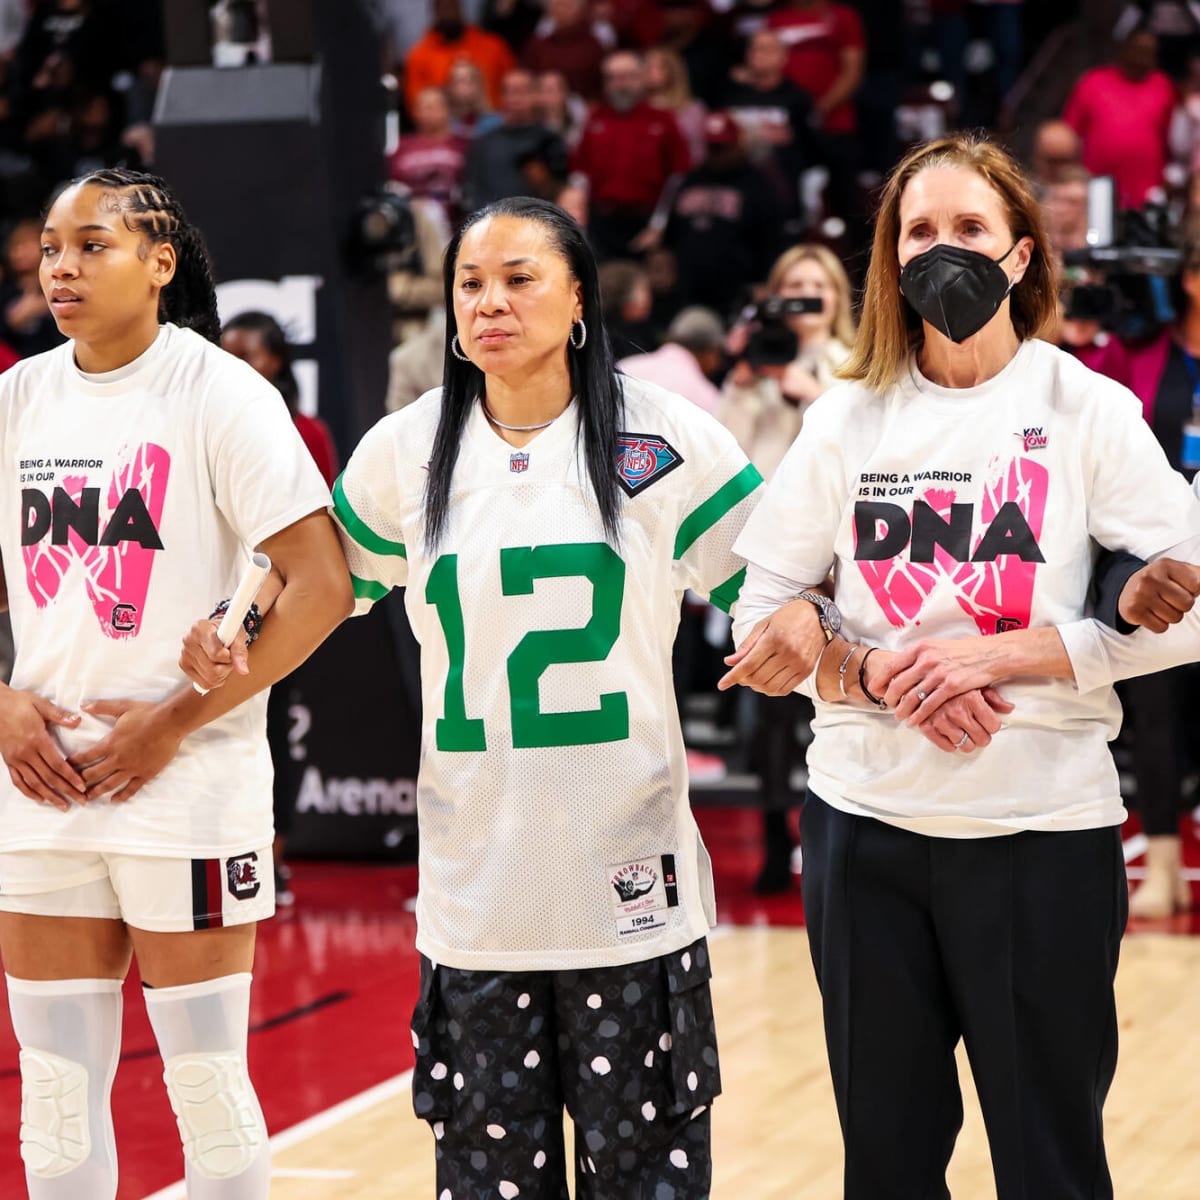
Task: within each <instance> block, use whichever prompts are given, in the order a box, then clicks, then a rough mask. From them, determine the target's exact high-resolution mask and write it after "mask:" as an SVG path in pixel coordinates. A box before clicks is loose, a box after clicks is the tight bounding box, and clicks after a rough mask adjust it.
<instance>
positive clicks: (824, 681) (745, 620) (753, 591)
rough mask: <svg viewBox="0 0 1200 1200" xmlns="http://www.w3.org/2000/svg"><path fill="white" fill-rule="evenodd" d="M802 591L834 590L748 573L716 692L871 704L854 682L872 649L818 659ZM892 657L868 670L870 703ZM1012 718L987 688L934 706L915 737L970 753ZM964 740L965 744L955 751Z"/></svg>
mask: <svg viewBox="0 0 1200 1200" xmlns="http://www.w3.org/2000/svg"><path fill="white" fill-rule="evenodd" d="M802 591H817V592H820V593H822V594H823V595H827V596H831V595H832V592H833V585H832V583H831V582H830V581H829V580H828V579H827V580H825V581H824V582H823V583H820V584H816V585H813V586H812V587H811V588H804V587H801V586H799V585H798V584H797V583H796V582H795V581H794V580H791V579H788V578H787V577H786V576H783V575H778V574H776V573H774V572H771V571H767V570H766V569H764V568H762V567H758V566H755V565H754V564H750V565H749V566H748V568H747V576H746V583H745V584H744V585H743V588H742V593H741V597H740V598H739V600H738V605H737V609H736V610H735V618H734V623H733V636H734V641H735V642H736V643H737V646H738V648H737V650H735V652H734V653H733V654H731V655H729V657H727V658H726V659H725V662H726V664H727V665H729V666H730V667H731V670H729V671H728V672H727V673H726V674H725V675H724V676H723V677H722V679H721V680H720V682H719V683H718V685H717V686H718V687H719V688H721V689H722V690H724V689H727V688H730V687H733V686H734V685H735V684H742V685H744V686H746V687H749V688H751V689H752V690H754V691H756V692H761V693H762V694H763V695H766V696H785V695H787V694H788V693H789V692H793V691H797V690H799V691H801V692H803V693H804V694H806V695H808V696H810V697H812V698H813V699H822V700H826V701H828V702H830V703H836V702H838V701H840V700H860V701H862V702H864V703H870V702H869V701H868V700H867V698H866V696H865V695H864V694H863V692H862V690H861V688H860V686H859V681H858V667H859V666H860V665H862V661H863V660H862V657H861V655H862V654H865V653H866V651H867V650H868V649H870V647H867V646H859V645H857V644H856V643H853V642H850V641H847V640H845V639H844V638H841V637H837V638H834V640H833V642H832V643H830V644H829V645H828V651H829V652H828V653H823V652H824V651H826V648H827V647H826V641H825V634H824V632H823V631H822V629H821V625H820V622H819V621H818V619H817V611H816V606H815V605H813V604H812V603H810V602H809V601H807V600H795V599H793V597H795V596H796V595H797V593H799V592H802ZM761 614H765V615H761ZM756 617H757V618H758V619H757V620H756V619H755V618H756ZM751 623H753V626H752V627H751ZM890 657H892V652H891V651H886V650H882V649H876V652H875V654H873V655H872V656H871V658H870V660H869V661H868V663H867V667H866V673H867V675H868V676H869V678H868V683H867V686H868V687H869V688H870V689H871V692H872V694H873V695H882V684H880V683H879V675H878V672H879V671H880V669H881V668H882V667H883V666H884V664H885V663H886V662H887V661H888V659H889V658H890ZM843 662H845V663H846V665H847V669H846V671H845V672H844V673H843V674H841V675H840V676H839V672H838V667H839V666H840V665H841V664H842V663H843ZM818 668H819V672H820V674H819V677H817V673H818ZM843 684H845V685H846V689H847V690H846V694H845V696H843V695H842V690H841V689H842V685H843ZM877 688H878V689H879V690H878V691H877V690H876V689H877ZM1012 711H1013V706H1012V705H1011V704H1009V703H1008V702H1007V701H1006V700H1005V699H1004V698H1003V697H1002V696H1001V695H1000V694H999V693H998V692H996V691H995V690H994V689H993V688H984V689H972V690H969V691H967V692H966V693H963V694H958V695H955V696H953V697H950V698H949V699H948V701H947V702H946V703H945V704H943V705H940V706H938V708H937V710H936V711H934V712H931V713H930V714H929V716H928V717H927V718H926V719H925V720H924V721H922V723H921V726H920V732H921V733H922V734H923V735H924V736H925V737H926V738H928V739H929V741H931V742H933V744H934V745H935V746H937V747H938V749H940V750H944V751H946V752H947V753H951V752H954V751H958V750H965V751H966V752H967V753H970V752H971V751H973V750H978V749H982V748H983V747H984V746H987V745H988V744H989V743H990V742H991V739H992V735H993V734H995V733H997V732H998V731H999V730H1000V729H1001V728H1002V725H1003V722H1002V721H1001V719H1000V718H1001V717H1002V716H1006V715H1007V714H1008V713H1010V712H1012ZM964 733H966V734H968V737H969V741H968V744H967V745H965V746H960V745H959V742H960V741H961V738H962V735H963V734H964Z"/></svg>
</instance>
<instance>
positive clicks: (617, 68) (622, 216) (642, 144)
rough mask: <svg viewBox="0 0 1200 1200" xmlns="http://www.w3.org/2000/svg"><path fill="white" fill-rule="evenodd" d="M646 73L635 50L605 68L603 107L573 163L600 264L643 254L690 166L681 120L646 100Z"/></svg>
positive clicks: (596, 112)
mask: <svg viewBox="0 0 1200 1200" xmlns="http://www.w3.org/2000/svg"><path fill="white" fill-rule="evenodd" d="M645 94H646V75H645V66H644V64H643V62H642V58H641V56H640V55H638V54H635V53H633V52H631V51H628V50H620V51H617V52H616V53H615V54H610V55H609V56H608V58H607V59H605V61H604V97H605V98H604V102H603V103H602V104H598V105H597V106H596V107H595V108H594V109H593V110H592V113H591V115H590V116H589V118H588V122H587V124H586V125H585V126H584V130H583V137H582V138H581V139H580V142H579V145H578V147H577V148H576V150H575V153H574V155H573V156H572V160H571V169H572V172H573V182H578V183H579V185H580V186H585V187H586V188H587V190H588V233H589V235H590V238H591V242H592V245H593V246H594V247H595V250H596V254H597V256H598V257H599V258H601V259H604V258H613V257H620V256H621V255H625V254H628V253H629V251H630V250H631V249H632V250H635V251H637V250H641V249H643V248H644V247H645V246H646V245H649V244H651V243H653V242H654V241H655V240H657V235H658V234H659V233H661V230H662V229H663V228H664V227H665V225H666V220H667V213H668V211H669V209H670V201H671V199H672V197H673V196H674V192H675V189H676V187H677V186H678V183H679V179H680V178H681V177H682V175H683V174H684V172H685V171H687V169H688V167H689V166H690V165H691V159H690V155H689V154H688V148H687V143H686V142H685V141H684V138H683V134H682V133H680V131H679V125H678V123H677V122H676V120H675V118H674V117H673V116H672V115H671V114H670V113H667V112H662V111H661V110H659V109H656V108H652V107H651V106H650V105H649V104H647V103H646V100H645Z"/></svg>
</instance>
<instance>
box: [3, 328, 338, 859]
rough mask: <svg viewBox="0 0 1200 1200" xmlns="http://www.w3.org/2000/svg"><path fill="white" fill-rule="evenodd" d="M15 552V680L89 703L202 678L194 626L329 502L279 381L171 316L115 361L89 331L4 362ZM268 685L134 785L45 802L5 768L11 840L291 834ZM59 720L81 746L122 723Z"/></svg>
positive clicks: (8, 522) (150, 842)
mask: <svg viewBox="0 0 1200 1200" xmlns="http://www.w3.org/2000/svg"><path fill="white" fill-rule="evenodd" d="M0 413H2V415H3V419H2V421H0V462H3V464H4V470H5V471H6V472H7V477H8V479H9V486H8V487H7V488H5V489H4V490H3V491H2V492H0V551H2V552H3V556H4V569H5V576H6V579H7V583H8V597H9V608H10V611H11V613H12V622H13V635H14V639H15V641H16V663H15V666H14V668H13V679H12V686H13V687H14V688H21V689H27V690H29V691H32V692H36V693H38V694H39V695H42V696H45V697H47V698H48V699H50V700H52V701H54V703H56V704H59V705H61V706H62V707H63V708H66V709H69V710H70V711H72V712H80V711H81V710H80V707H79V706H80V703H81V702H82V701H84V700H109V699H132V700H159V699H162V698H163V697H165V696H167V695H169V694H170V693H172V692H173V691H175V690H176V689H177V688H179V687H181V686H183V685H184V684H185V683H186V680H185V678H184V676H183V674H182V672H181V671H180V670H179V666H178V661H179V648H180V642H181V640H182V638H183V635H184V633H186V631H187V629H188V627H189V626H190V625H191V623H192V622H193V621H194V620H195V619H196V618H197V617H202V616H206V615H207V614H208V612H210V611H211V610H212V608H213V606H214V605H215V604H216V602H217V601H218V600H221V599H223V598H227V597H229V596H230V595H232V593H233V588H234V586H235V584H236V583H237V580H238V578H239V576H240V575H241V572H242V569H243V567H244V565H245V562H246V558H247V555H248V553H249V548H251V547H254V546H256V545H258V544H259V543H261V542H262V541H263V540H264V539H265V538H268V537H270V536H271V535H272V534H274V533H278V532H279V531H280V530H281V529H284V528H286V527H287V526H288V525H291V524H292V523H293V522H295V521H297V520H299V519H300V518H301V517H304V516H306V515H307V514H309V513H312V512H316V511H319V510H321V509H323V508H324V507H325V506H326V505H327V504H328V503H329V491H328V489H327V488H326V487H325V485H324V483H323V481H322V480H321V476H320V474H319V472H318V471H317V468H316V466H315V465H314V464H313V461H312V459H311V457H310V455H309V453H308V451H307V450H306V449H305V447H304V443H303V442H302V441H301V439H300V436H299V434H298V433H297V432H296V430H295V427H294V426H293V424H292V421H291V418H290V416H289V414H288V411H287V407H286V405H285V404H284V403H283V400H282V398H281V397H280V395H279V393H278V392H277V391H276V390H275V388H273V387H272V386H271V385H270V384H269V383H267V381H266V380H264V379H262V378H261V377H260V376H259V375H258V374H257V373H256V372H255V371H254V370H253V369H252V368H251V367H249V366H247V365H246V364H245V363H243V362H240V361H239V360H238V359H236V358H234V357H233V356H232V355H230V354H226V353H225V352H224V351H223V350H221V349H219V348H218V347H216V346H214V345H212V344H211V343H209V342H207V341H206V340H205V339H204V338H202V337H200V336H199V335H198V334H196V333H194V332H192V331H191V330H185V329H179V328H176V327H175V326H173V325H165V326H163V328H162V330H161V332H160V333H159V336H158V338H157V339H156V340H155V342H154V343H153V345H151V346H150V348H149V349H148V350H147V351H146V352H145V353H144V354H143V355H141V356H140V357H139V358H138V359H136V360H135V361H134V362H132V363H129V364H128V365H127V366H125V367H122V368H121V369H120V370H117V371H113V372H111V373H108V374H105V375H85V374H84V373H83V372H81V371H80V370H79V368H78V367H77V366H76V365H75V359H74V346H73V343H71V342H67V343H65V344H64V345H62V346H60V347H58V348H57V349H55V350H51V351H50V352H48V353H46V354H41V355H38V356H37V357H35V358H31V359H27V360H26V361H24V362H21V363H19V364H17V365H16V366H15V367H13V368H12V369H11V370H10V371H7V372H6V373H5V374H4V375H3V376H0ZM266 702H267V698H266V692H262V693H260V694H259V695H257V696H255V697H253V698H252V699H250V700H248V701H246V703H245V704H242V705H240V706H239V707H238V708H236V709H234V710H233V711H232V712H230V713H228V714H226V715H225V716H223V717H221V718H219V719H218V720H216V721H213V722H212V723H210V724H209V725H206V726H205V727H204V728H202V729H200V730H198V731H197V732H196V733H193V734H191V735H190V736H189V737H187V738H186V739H185V740H184V742H183V744H182V745H181V746H180V749H179V753H178V754H177V755H176V756H175V758H174V759H172V760H171V762H170V763H169V764H168V765H167V766H166V767H165V768H164V769H163V771H162V772H161V774H159V775H158V776H157V777H156V778H155V779H153V780H151V782H150V783H148V784H147V785H146V786H145V787H144V788H142V790H141V791H140V792H139V793H138V794H137V795H136V796H135V797H134V798H133V799H132V800H131V801H129V802H127V803H123V804H110V803H109V802H108V800H107V799H101V800H98V801H91V802H90V803H88V804H86V805H79V804H75V805H72V807H71V810H70V811H69V812H67V813H62V812H59V811H58V810H57V809H55V808H53V807H51V806H50V805H42V804H37V803H35V802H34V801H33V800H30V799H28V798H27V797H25V796H23V795H21V794H20V792H18V791H17V790H16V788H15V787H14V786H13V784H12V782H11V780H10V779H9V778H8V773H7V772H6V771H4V772H0V776H2V778H0V850H31V849H48V848H60V849H73V850H112V851H119V852H122V853H128V854H142V853H145V854H155V855H168V856H182V857H216V856H219V855H225V854H230V853H237V852H238V851H241V850H247V849H251V848H256V847H261V846H263V845H265V844H266V843H268V842H269V841H270V840H271V836H272V834H271V828H272V821H271V760H270V755H269V753H268V750H267V744H266V738H265V713H266ZM82 715H83V719H82V721H81V722H80V724H79V728H78V729H76V730H68V729H63V728H61V727H59V726H51V735H52V736H53V737H54V738H56V739H57V741H58V742H59V744H60V745H61V747H62V749H63V752H64V753H65V754H71V753H73V752H74V751H75V750H78V749H81V748H82V747H85V746H89V745H92V744H94V743H95V742H96V741H98V740H99V739H100V738H101V737H103V736H104V735H105V734H106V733H107V732H108V730H109V729H110V728H111V725H112V722H111V721H104V720H101V719H99V718H96V717H91V716H88V715H87V714H82Z"/></svg>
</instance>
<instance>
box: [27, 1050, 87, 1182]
mask: <svg viewBox="0 0 1200 1200" xmlns="http://www.w3.org/2000/svg"><path fill="white" fill-rule="evenodd" d="M91 1152H92V1135H91V1131H90V1129H89V1128H88V1073H87V1068H86V1067H85V1066H84V1065H83V1064H82V1063H77V1062H72V1061H71V1059H69V1058H63V1057H61V1056H60V1055H58V1054H51V1053H50V1051H48V1050H29V1049H23V1050H22V1051H21V1158H22V1159H23V1160H24V1163H25V1167H26V1169H27V1170H28V1171H29V1173H30V1174H31V1175H33V1176H35V1177H36V1178H38V1179H57V1178H58V1177H59V1176H60V1175H66V1174H67V1173H68V1172H70V1171H74V1170H75V1169H76V1168H77V1167H79V1166H81V1165H82V1164H83V1163H84V1162H85V1161H86V1160H87V1158H88V1156H89V1155H90V1154H91Z"/></svg>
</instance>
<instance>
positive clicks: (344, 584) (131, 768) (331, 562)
mask: <svg viewBox="0 0 1200 1200" xmlns="http://www.w3.org/2000/svg"><path fill="white" fill-rule="evenodd" d="M258 549H261V550H262V551H263V552H264V553H265V554H267V555H269V556H270V558H271V561H272V564H273V565H274V566H275V567H276V568H278V572H279V576H280V578H281V579H282V580H283V587H282V589H281V590H280V591H279V594H278V596H277V598H276V599H275V602H274V605H273V608H272V611H273V613H274V614H275V615H274V618H273V619H272V620H271V621H269V622H267V621H264V622H263V630H262V635H261V636H260V638H259V640H258V641H257V642H256V643H255V649H254V654H253V656H252V658H251V660H250V667H249V671H248V673H247V674H244V675H242V674H236V675H233V676H232V678H230V679H229V681H228V682H227V684H226V686H225V687H222V688H220V689H219V690H216V691H210V692H209V693H208V694H207V695H200V694H199V693H198V692H197V691H196V690H195V688H194V687H193V686H192V684H191V682H188V683H186V684H184V685H182V686H181V687H180V688H178V689H177V690H176V691H174V692H172V693H171V694H170V695H168V696H166V697H165V698H164V699H162V700H159V701H129V700H102V701H90V702H86V703H84V704H83V705H82V707H83V708H84V710H85V711H86V712H88V713H90V714H92V715H94V716H100V717H108V718H113V719H115V722H116V723H115V724H114V726H113V728H112V730H111V731H110V732H109V733H108V734H107V735H106V736H105V737H103V738H101V739H100V741H98V742H96V743H94V744H93V745H91V746H88V747H85V748H84V749H82V750H80V751H78V752H77V753H75V754H72V755H71V756H70V757H69V758H68V759H67V761H68V763H70V765H71V766H72V767H74V768H75V769H76V770H77V771H78V772H79V773H80V775H81V776H82V778H83V780H84V782H85V784H86V785H87V789H88V791H87V799H89V800H92V799H95V798H96V797H98V796H102V795H110V794H111V795H110V798H111V799H112V800H113V801H114V802H120V801H125V800H128V799H130V798H131V797H132V796H133V795H134V794H136V792H137V791H138V790H140V788H141V787H142V786H143V785H144V784H145V783H147V782H148V781H149V780H150V779H153V778H154V776H155V775H157V774H158V772H159V771H161V770H162V769H163V767H165V766H166V765H167V763H168V762H170V761H171V759H172V758H173V757H174V755H175V752H176V751H177V750H178V749H179V746H180V743H182V741H183V739H184V738H185V737H187V736H188V734H190V733H193V732H195V731H196V730H197V729H200V728H202V727H203V726H205V725H207V724H208V723H209V722H210V721H214V720H216V719H217V718H218V717H221V716H224V714H225V713H227V712H230V711H231V710H232V709H234V708H236V707H237V706H238V705H239V704H241V703H242V702H243V701H245V700H248V699H249V698H250V697H251V696H253V695H254V694H255V693H257V692H260V691H262V689H263V688H265V687H268V686H269V685H270V684H272V683H275V682H276V681H277V680H279V679H282V678H283V677H284V676H285V675H287V674H289V673H290V672H291V671H293V670H295V668H296V667H297V666H299V665H300V663H302V662H303V661H304V660H305V659H306V658H307V657H308V656H309V655H310V654H311V653H312V652H313V651H314V650H315V649H316V648H317V646H319V645H320V644H321V642H323V641H324V640H325V639H326V638H327V637H328V636H329V634H330V633H332V632H333V630H334V629H336V628H337V626H338V625H340V624H341V622H342V621H343V620H345V618H346V617H348V616H349V615H350V613H351V612H352V611H353V607H354V596H353V589H352V588H351V584H350V572H349V570H348V569H347V567H346V560H345V557H344V556H343V554H342V549H341V545H340V543H339V542H338V537H337V533H336V532H335V530H334V527H333V521H332V518H330V516H329V514H328V513H327V512H326V511H325V510H324V509H319V510H316V511H314V512H312V513H310V514H309V515H308V516H306V517H302V518H301V519H300V520H299V521H295V522H293V523H292V524H291V525H289V526H288V527H287V528H286V529H282V530H280V531H279V532H278V533H276V534H273V535H272V536H271V537H269V538H266V539H265V540H264V541H263V543H262V545H261V546H260V547H258ZM211 632H212V636H213V638H214V640H215V638H216V630H215V628H214V629H213V630H212V631H211ZM218 644H219V643H218Z"/></svg>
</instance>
